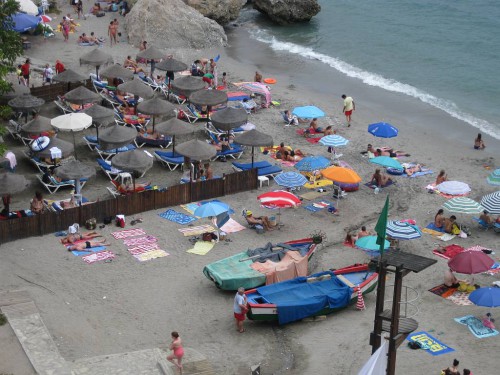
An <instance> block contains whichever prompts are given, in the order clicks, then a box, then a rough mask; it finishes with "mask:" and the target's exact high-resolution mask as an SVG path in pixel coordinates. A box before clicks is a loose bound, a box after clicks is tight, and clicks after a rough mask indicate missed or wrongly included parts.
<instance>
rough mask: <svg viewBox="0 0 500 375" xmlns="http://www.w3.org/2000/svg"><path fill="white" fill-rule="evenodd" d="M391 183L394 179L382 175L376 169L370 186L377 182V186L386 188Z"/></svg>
mask: <svg viewBox="0 0 500 375" xmlns="http://www.w3.org/2000/svg"><path fill="white" fill-rule="evenodd" d="M389 181H392V179H391V178H390V177H389V176H387V175H386V174H385V173H381V172H380V169H379V168H377V169H375V173H374V174H373V176H372V179H371V180H370V184H371V183H373V182H375V185H377V186H378V187H384V186H385V185H387V183H388V182H389Z"/></svg>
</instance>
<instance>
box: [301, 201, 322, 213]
mask: <svg viewBox="0 0 500 375" xmlns="http://www.w3.org/2000/svg"><path fill="white" fill-rule="evenodd" d="M304 208H305V209H306V210H309V211H311V212H318V211H321V210H322V208H320V207H314V206H313V205H312V203H311V204H310V205H308V206H304Z"/></svg>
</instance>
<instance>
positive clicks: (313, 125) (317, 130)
mask: <svg viewBox="0 0 500 375" xmlns="http://www.w3.org/2000/svg"><path fill="white" fill-rule="evenodd" d="M307 131H309V133H323V132H324V130H323V128H322V127H320V126H318V119H317V118H313V119H312V121H311V123H310V124H309V129H307V130H306V132H307Z"/></svg>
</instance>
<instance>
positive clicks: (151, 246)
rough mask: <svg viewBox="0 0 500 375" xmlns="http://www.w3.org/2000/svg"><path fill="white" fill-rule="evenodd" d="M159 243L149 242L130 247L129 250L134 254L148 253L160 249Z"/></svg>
mask: <svg viewBox="0 0 500 375" xmlns="http://www.w3.org/2000/svg"><path fill="white" fill-rule="evenodd" d="M158 249H159V248H158V243H157V242H153V243H148V244H143V245H137V246H134V247H129V249H128V252H129V253H130V254H132V255H137V254H143V253H147V252H148V251H153V250H158Z"/></svg>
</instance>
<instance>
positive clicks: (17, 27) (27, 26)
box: [12, 13, 40, 33]
mask: <svg viewBox="0 0 500 375" xmlns="http://www.w3.org/2000/svg"><path fill="white" fill-rule="evenodd" d="M12 21H13V23H14V26H13V28H12V29H13V30H14V31H16V32H18V33H23V32H25V31H28V30H31V29H34V28H35V27H36V26H37V25H38V24H39V23H40V18H38V17H36V16H32V15H30V14H26V13H16V14H14V15H13V16H12Z"/></svg>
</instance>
